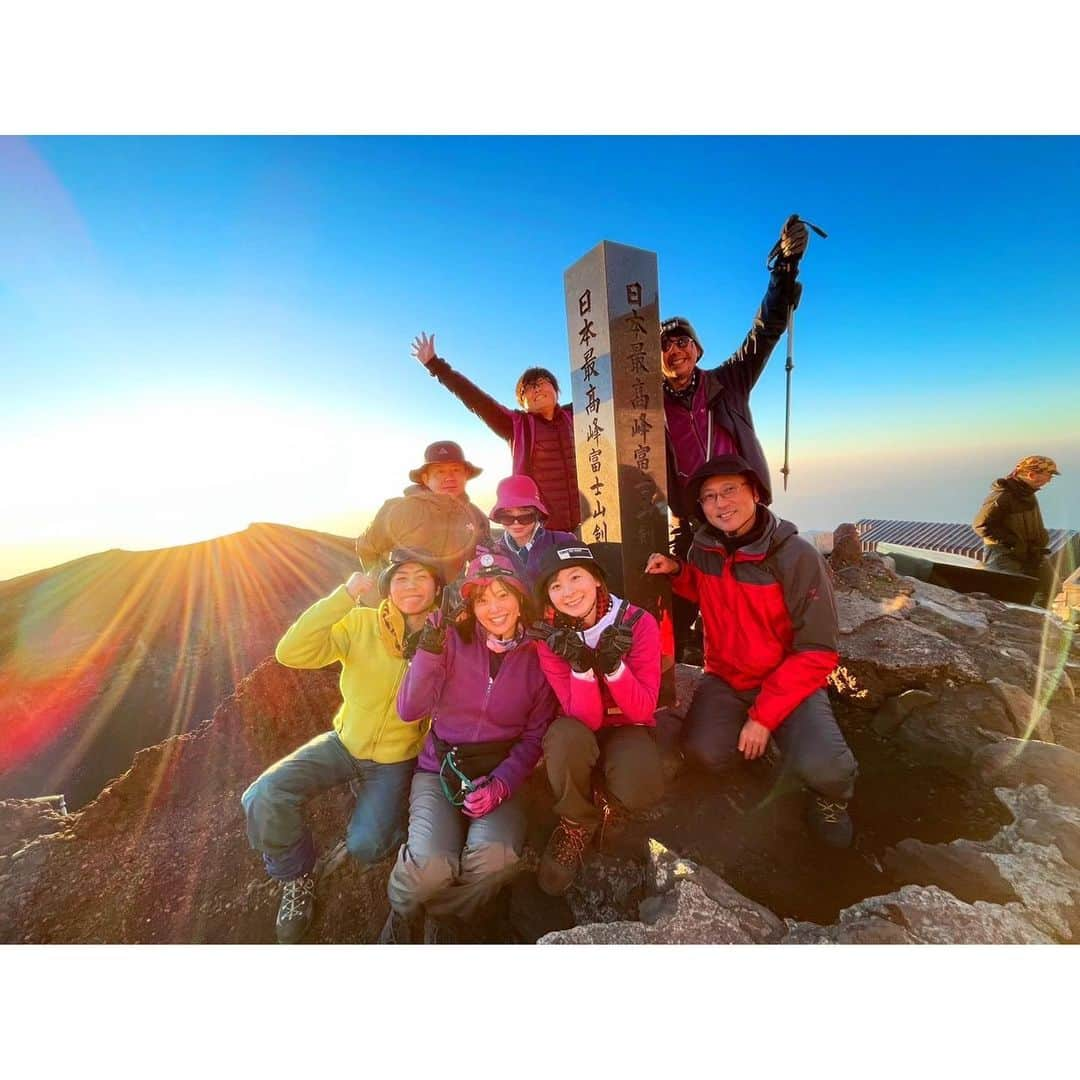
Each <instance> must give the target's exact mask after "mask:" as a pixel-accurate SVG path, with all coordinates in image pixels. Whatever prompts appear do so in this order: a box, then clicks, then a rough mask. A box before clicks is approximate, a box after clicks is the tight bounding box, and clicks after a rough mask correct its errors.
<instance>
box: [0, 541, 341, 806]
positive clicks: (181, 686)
mask: <svg viewBox="0 0 1080 1080" xmlns="http://www.w3.org/2000/svg"><path fill="white" fill-rule="evenodd" d="M353 569H356V561H355V556H354V555H353V552H352V543H351V541H349V540H346V539H344V538H342V537H337V536H330V535H327V534H325V533H318V532H311V531H308V530H304V529H295V528H290V527H287V526H283V525H266V524H257V525H251V526H249V527H248V528H247V529H245V530H244V531H243V532H239V533H233V534H231V535H229V536H223V537H219V538H217V539H215V540H208V541H205V542H202V543H198V544H188V545H184V546H182V547H175V548H164V549H161V550H158V551H145V552H128V551H118V550H113V551H107V552H103V553H101V554H100V555H91V556H87V557H85V558H82V559H77V560H75V561H73V562H70V563H66V564H64V565H63V566H59V567H56V568H54V569H51V570H44V571H38V572H36V573H34V574H28V575H26V576H25V577H21V578H15V579H13V580H11V581H7V582H2V583H0V798H13V797H14V798H19V797H27V796H34V795H41V794H52V793H54V792H62V793H63V794H64V795H65V796H66V797H67V801H68V805H69V806H70V807H71V808H73V809H75V808H78V807H79V806H82V805H83V804H85V803H86V802H88V801H89V800H90V799H92V798H93V797H94V796H95V795H96V794H97V793H98V792H99V791H100V790H101V789H102V787H104V785H105V784H106V783H107V782H108V781H109V780H110V779H111V778H113V777H115V776H118V775H119V774H120V773H122V772H123V771H124V770H125V769H127V768H128V766H129V765H130V764H131V760H132V757H133V756H134V754H135V752H136V751H137V750H139V749H141V748H143V747H146V746H151V745H153V744H154V743H157V742H160V741H161V740H162V739H165V738H168V737H169V736H170V735H177V734H181V733H183V732H185V731H187V730H188V729H189V728H191V727H192V725H193V724H194V723H197V722H198V721H199V720H202V719H205V718H206V717H207V716H208V715H210V713H211V712H212V711H213V709H214V707H215V706H216V705H217V704H218V703H219V702H220V701H222V700H223V699H224V698H225V697H227V696H228V695H229V694H230V693H231V692H232V690H233V688H234V687H235V686H236V684H237V683H238V682H239V680H240V679H241V678H243V676H244V675H246V674H247V673H248V672H249V671H251V670H252V669H253V668H254V667H255V666H256V665H257V664H258V663H259V661H261V660H263V659H265V658H266V657H267V656H269V655H270V654H271V653H272V652H273V650H274V646H275V644H276V643H277V641H278V639H279V638H280V636H281V634H282V633H283V631H284V630H285V628H286V627H287V626H288V625H289V624H290V623H291V622H292V620H293V619H294V618H295V617H296V616H297V615H298V614H299V613H300V612H301V611H302V610H303V609H304V608H305V607H307V606H308V605H309V604H310V603H312V602H313V601H314V600H316V599H318V598H319V597H320V596H323V595H325V594H326V593H327V592H329V591H330V589H331V588H333V586H334V585H336V584H339V583H340V582H342V581H344V580H345V578H346V577H347V576H348V574H349V573H350V572H351V571H352V570H353Z"/></svg>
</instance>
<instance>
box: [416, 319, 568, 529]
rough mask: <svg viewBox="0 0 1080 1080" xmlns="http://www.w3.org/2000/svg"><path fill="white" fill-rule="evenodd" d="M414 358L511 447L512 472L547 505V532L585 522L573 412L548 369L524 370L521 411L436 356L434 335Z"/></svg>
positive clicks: (420, 342)
mask: <svg viewBox="0 0 1080 1080" xmlns="http://www.w3.org/2000/svg"><path fill="white" fill-rule="evenodd" d="M412 352H413V355H414V356H415V357H416V358H417V360H419V361H420V363H422V364H423V365H424V367H426V368H427V369H428V372H429V373H430V374H431V375H432V376H434V377H435V378H436V379H438V380H439V382H441V383H442V384H443V386H445V387H446V389H447V390H449V391H450V393H452V394H453V395H454V396H455V397H457V398H458V399H459V400H460V401H461V402H462V403H463V404H464V405H465V406H466V407H467V408H468V409H469V411H470V412H473V413H475V414H476V415H477V416H478V417H480V419H481V420H483V421H484V423H485V424H487V426H488V427H489V428H491V430H492V431H493V432H494V433H495V434H496V435H498V437H499V438H500V439H505V440H506V441H507V442H508V443H509V444H510V453H511V455H512V456H513V463H512V466H511V468H512V470H513V472H514V473H515V474H517V475H525V476H531V477H532V478H533V480H535V481H536V486H537V488H539V490H540V495H541V497H542V498H543V500H544V502H545V504H546V505H547V507H548V510H549V514H548V521H547V525H548V527H549V528H552V529H557V530H561V531H564V532H573V531H574V529H576V528H577V527H578V525H580V524H581V496H580V494H579V493H578V482H577V463H576V459H575V456H574V410H573V408H572V406H570V405H560V404H559V382H558V380H557V379H556V378H555V376H554V375H552V374H551V372H550V371H548V370H547V369H546V368H540V367H532V368H527V369H526V370H525V371H523V372H522V374H521V378H519V379H518V381H517V389H516V390H515V396H516V398H517V401H518V404H519V405H520V406H521V408H520V409H508V408H506V406H504V405H500V404H499V403H498V402H497V401H496V400H495V399H494V398H493V397H490V396H489V395H488V394H486V393H485V392H484V391H483V390H481V389H480V388H479V387H478V386H477V385H476V384H475V383H472V382H470V381H469V380H468V379H467V378H465V376H464V375H462V374H460V373H459V372H457V371H455V370H454V369H453V368H452V367H451V366H450V365H449V364H448V363H447V362H446V361H445V360H443V359H442V358H441V357H439V356H436V355H435V335H434V334H432V336H431V337H430V338H429V337H428V336H427V335H426V334H420V336H419V337H417V338H416V340H415V341H414V342H413V346H412Z"/></svg>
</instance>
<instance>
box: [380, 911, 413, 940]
mask: <svg viewBox="0 0 1080 1080" xmlns="http://www.w3.org/2000/svg"><path fill="white" fill-rule="evenodd" d="M376 944H377V945H415V944H416V920H415V919H409V918H406V917H405V916H404V915H399V914H398V913H397V912H396V911H395V910H394V909H393V908H391V909H390V914H389V915H387V916H386V922H384V923H383V928H382V930H381V931H379V939H378V941H377V942H376Z"/></svg>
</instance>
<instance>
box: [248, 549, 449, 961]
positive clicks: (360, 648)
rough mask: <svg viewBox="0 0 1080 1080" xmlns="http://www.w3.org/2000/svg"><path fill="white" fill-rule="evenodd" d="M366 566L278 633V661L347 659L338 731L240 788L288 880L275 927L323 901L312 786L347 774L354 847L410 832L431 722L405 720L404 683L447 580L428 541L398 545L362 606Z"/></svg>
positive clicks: (383, 848)
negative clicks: (310, 819) (415, 644)
mask: <svg viewBox="0 0 1080 1080" xmlns="http://www.w3.org/2000/svg"><path fill="white" fill-rule="evenodd" d="M366 581H367V579H366V576H365V575H363V574H353V575H352V576H351V577H350V578H349V580H348V581H347V582H346V583H345V584H344V585H339V586H338V587H337V588H336V589H335V590H334V591H333V592H332V593H331V594H330V595H329V596H327V597H324V598H323V599H322V600H319V601H318V602H316V603H315V604H312V606H311V607H309V608H308V609H307V611H305V612H304V613H303V615H301V616H300V618H299V619H297V620H296V622H295V623H293V625H292V626H290V627H289V629H288V630H287V631H286V633H285V636H284V637H283V638H282V639H281V641H280V642H278V647H277V650H276V652H275V656H276V657H277V659H278V662H279V663H281V664H284V665H285V666H286V667H292V668H321V667H326V666H327V665H328V664H333V663H334V662H336V661H340V662H341V680H340V686H341V697H342V702H341V707H340V708H339V709H338V711H337V714H336V715H335V717H334V726H333V730H332V731H328V732H326V733H325V734H323V735H318V736H316V737H315V738H314V739H312V740H311V741H310V742H308V743H306V744H305V745H303V746H301V747H300V748H299V749H298V750H295V751H294V752H293V753H291V754H290V755H289V756H288V757H286V758H282V760H281V761H279V762H277V763H276V764H274V765H272V766H270V768H269V769H267V770H266V772H264V773H263V774H262V776H260V777H259V778H258V780H256V781H255V782H254V783H253V784H252V785H251V786H250V787H249V788H248V789H247V791H245V792H244V794H243V796H242V797H241V802H242V804H243V807H244V814H245V816H246V818H247V833H248V839H249V840H250V841H251V846H252V847H253V848H255V850H256V851H260V852H262V856H263V862H264V863H265V864H266V869H267V872H268V873H269V874H270V876H271V877H272V878H276V879H278V880H280V881H282V882H283V883H284V886H283V889H282V895H281V905H280V907H279V909H278V916H277V938H278V941H279V942H281V943H282V944H292V943H294V942H297V941H299V940H300V938H302V937H303V935H304V934H305V932H306V931H307V929H308V927H309V926H310V924H311V919H312V915H313V914H314V911H315V877H314V874H313V870H314V867H315V846H314V842H313V841H312V837H311V831H310V829H309V828H308V827H307V825H306V824H305V822H304V818H303V807H304V804H305V803H306V802H307V800H308V799H310V798H311V797H312V796H313V795H316V794H318V793H319V792H321V791H325V790H326V789H327V788H331V787H335V786H336V785H338V784H345V783H349V784H351V786H352V789H353V791H354V793H355V794H356V808H355V810H354V811H353V815H352V818H351V820H350V821H349V825H348V828H347V830H346V833H345V843H346V846H347V848H348V850H349V854H350V855H352V856H353V857H354V858H356V859H358V860H359V861H360V862H362V863H366V864H370V863H373V862H377V861H378V860H379V859H381V858H383V857H384V856H386V855H388V854H390V852H392V851H395V850H396V849H397V848H398V846H399V845H400V844H401V843H402V842H403V841H404V839H405V825H406V822H407V820H408V803H409V785H410V783H411V781H412V774H413V767H414V766H415V764H416V756H417V754H418V753H419V752H420V747H421V745H422V744H423V741H424V736H425V735H426V734H427V723H426V722H424V723H422V724H419V725H417V724H415V723H413V724H406V723H404V722H403V721H402V719H401V717H400V716H399V715H398V711H397V693H398V688H399V686H400V685H401V681H402V679H403V678H404V676H405V671H406V669H407V667H408V657H409V656H410V655H411V652H412V639H413V638H414V636H415V635H417V634H418V633H419V631H420V629H421V628H422V627H423V625H424V620H425V619H426V617H427V614H428V612H429V611H430V610H431V609H432V607H433V606H434V604H435V600H436V597H437V595H438V592H439V588H440V587H441V584H442V581H441V578H440V575H439V569H438V564H437V562H436V561H435V560H434V559H433V557H432V556H430V555H428V554H427V553H426V552H419V551H409V550H407V549H398V550H396V551H394V552H392V553H391V555H390V565H389V566H388V567H387V568H386V570H384V571H383V573H382V576H381V577H380V578H379V595H380V596H381V597H382V603H380V605H379V606H378V608H370V607H359V606H357V597H358V596H359V595H360V593H361V591H362V590H363V588H364V586H365V584H366Z"/></svg>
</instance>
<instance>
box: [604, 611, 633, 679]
mask: <svg viewBox="0 0 1080 1080" xmlns="http://www.w3.org/2000/svg"><path fill="white" fill-rule="evenodd" d="M626 608H627V605H626V604H625V603H624V604H623V606H622V607H621V608H619V613H618V615H616V616H615V621H614V622H613V623H612V624H611V625H610V626H608V627H606V628H605V629H603V630H601V631H600V637H599V638H598V639H597V641H596V666H597V669H598V670H599V671H600V673H601V674H602V675H610V674H611V673H612V672H613V671H614V670H615V669H616V668H617V667H618V666H619V664H620V663H622V658H623V657H624V656H625V655H626V654H627V653H628V652H629V651H630V646H631V645H633V644H634V624H635V623H636V622H637V621H638V619H640V618H641V616H642V615H644V614H645V612H644V611H643V610H642V609H641V608H638V610H637V611H636V612H635V613H634V616H633V618H632V619H630V620H629V621H628V622H625V623H624V622H623V618H624V616H625V614H626Z"/></svg>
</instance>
